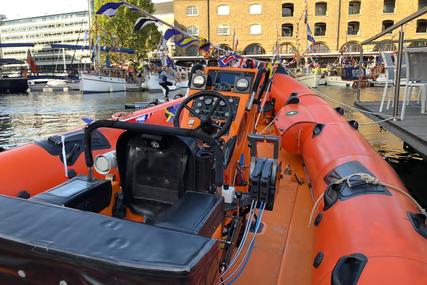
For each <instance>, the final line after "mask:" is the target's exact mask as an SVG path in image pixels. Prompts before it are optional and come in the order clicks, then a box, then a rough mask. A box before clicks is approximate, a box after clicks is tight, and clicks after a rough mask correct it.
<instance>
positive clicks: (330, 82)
mask: <svg viewBox="0 0 427 285" xmlns="http://www.w3.org/2000/svg"><path fill="white" fill-rule="evenodd" d="M326 85H327V86H336V87H351V86H352V85H353V81H348V80H342V78H341V76H326Z"/></svg>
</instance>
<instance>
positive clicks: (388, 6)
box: [383, 0, 396, 13]
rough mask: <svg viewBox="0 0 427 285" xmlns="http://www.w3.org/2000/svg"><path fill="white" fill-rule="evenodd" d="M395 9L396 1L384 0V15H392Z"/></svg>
mask: <svg viewBox="0 0 427 285" xmlns="http://www.w3.org/2000/svg"><path fill="white" fill-rule="evenodd" d="M395 7H396V0H384V8H383V12H384V13H394V9H395Z"/></svg>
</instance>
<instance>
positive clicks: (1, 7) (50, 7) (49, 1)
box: [0, 0, 170, 19]
mask: <svg viewBox="0 0 427 285" xmlns="http://www.w3.org/2000/svg"><path fill="white" fill-rule="evenodd" d="M167 1H170V0H152V2H153V3H158V2H167ZM111 2H118V1H117V0H112V1H111ZM87 9H88V1H87V0H0V14H2V15H6V17H7V18H8V19H18V18H26V17H35V16H42V15H49V14H57V13H66V12H74V11H82V10H87Z"/></svg>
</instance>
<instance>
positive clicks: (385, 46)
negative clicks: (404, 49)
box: [373, 40, 396, 51]
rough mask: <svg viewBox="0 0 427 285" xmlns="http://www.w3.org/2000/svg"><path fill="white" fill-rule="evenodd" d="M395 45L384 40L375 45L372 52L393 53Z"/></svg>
mask: <svg viewBox="0 0 427 285" xmlns="http://www.w3.org/2000/svg"><path fill="white" fill-rule="evenodd" d="M395 50H396V45H395V44H394V43H393V42H392V41H391V40H385V41H382V42H380V43H377V44H376V45H375V46H374V48H373V51H395Z"/></svg>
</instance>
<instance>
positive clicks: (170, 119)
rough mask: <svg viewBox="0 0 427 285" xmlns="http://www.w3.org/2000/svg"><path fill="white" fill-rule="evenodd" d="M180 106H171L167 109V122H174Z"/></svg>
mask: <svg viewBox="0 0 427 285" xmlns="http://www.w3.org/2000/svg"><path fill="white" fill-rule="evenodd" d="M177 109H178V105H174V106H170V107H167V108H166V109H165V117H166V122H173V119H174V118H175V113H176V110H177Z"/></svg>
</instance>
